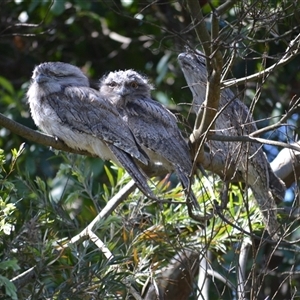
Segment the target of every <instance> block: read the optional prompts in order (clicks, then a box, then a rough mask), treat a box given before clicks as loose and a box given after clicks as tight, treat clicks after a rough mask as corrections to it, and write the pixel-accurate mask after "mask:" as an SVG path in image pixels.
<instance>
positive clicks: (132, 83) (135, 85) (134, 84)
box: [130, 81, 139, 89]
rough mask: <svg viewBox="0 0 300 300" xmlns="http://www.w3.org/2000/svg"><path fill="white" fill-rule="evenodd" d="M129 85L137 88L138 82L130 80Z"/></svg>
mask: <svg viewBox="0 0 300 300" xmlns="http://www.w3.org/2000/svg"><path fill="white" fill-rule="evenodd" d="M130 86H131V87H132V88H134V89H137V88H138V87H139V85H138V83H137V82H136V81H132V82H131V83H130Z"/></svg>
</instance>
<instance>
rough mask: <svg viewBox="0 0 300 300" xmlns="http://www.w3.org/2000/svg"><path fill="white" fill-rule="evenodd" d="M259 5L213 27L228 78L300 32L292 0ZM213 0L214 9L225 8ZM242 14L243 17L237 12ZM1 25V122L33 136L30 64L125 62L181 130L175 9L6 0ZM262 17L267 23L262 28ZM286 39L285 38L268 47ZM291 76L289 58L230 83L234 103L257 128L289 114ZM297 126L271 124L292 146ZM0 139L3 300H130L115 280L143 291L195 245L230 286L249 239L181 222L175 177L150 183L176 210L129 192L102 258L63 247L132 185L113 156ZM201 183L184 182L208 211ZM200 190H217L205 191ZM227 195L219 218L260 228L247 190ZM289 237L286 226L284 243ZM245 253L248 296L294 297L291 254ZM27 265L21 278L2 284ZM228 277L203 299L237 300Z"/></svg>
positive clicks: (181, 29) (185, 115)
mask: <svg viewBox="0 0 300 300" xmlns="http://www.w3.org/2000/svg"><path fill="white" fill-rule="evenodd" d="M267 2H268V3H266V2H265V1H240V2H238V3H237V8H238V9H239V10H237V11H239V14H237V12H236V11H234V10H232V11H229V12H228V13H227V14H226V15H224V16H223V17H222V18H220V27H221V28H225V29H224V33H225V34H224V37H223V39H224V41H225V42H224V49H223V53H224V57H225V60H226V58H228V57H230V51H229V49H230V48H228V45H231V46H232V45H236V46H237V51H238V54H239V55H238V59H237V60H236V62H235V64H234V67H233V69H232V73H231V74H230V76H229V77H242V76H245V75H250V74H252V73H254V72H256V71H258V70H260V69H261V68H263V67H267V66H269V65H271V64H273V63H274V58H276V57H277V56H279V55H281V53H283V52H284V50H285V49H286V47H287V44H288V42H289V40H290V39H292V38H293V37H295V36H296V34H298V33H299V28H298V26H299V20H300V10H299V5H298V4H297V2H295V3H293V4H291V3H289V2H288V1H275V0H273V1H267ZM212 3H213V4H214V5H215V6H218V5H219V4H221V3H222V1H212ZM200 4H201V5H202V9H203V13H204V14H205V15H206V17H207V18H206V23H207V26H208V27H209V25H210V18H209V13H210V12H211V8H210V7H209V5H207V3H206V1H200ZM247 8H248V9H249V11H250V12H251V14H246V11H247ZM250 8H251V10H250ZM278 11H279V12H280V14H279V18H278V14H276V12H278ZM243 13H245V14H244V15H243ZM275 15H276V20H274V16H275ZM0 18H1V22H0V109H1V112H2V113H3V114H5V115H6V116H8V117H10V118H11V119H13V120H15V121H17V122H19V123H21V124H23V125H26V126H28V127H30V128H35V125H34V123H33V121H32V119H31V117H30V114H29V110H28V105H27V103H26V90H27V87H28V85H29V83H30V77H31V74H32V70H33V68H34V67H35V66H36V65H38V64H40V63H42V62H45V61H63V62H68V63H71V64H74V65H77V66H79V67H80V68H82V69H83V70H84V72H85V73H86V74H87V75H88V76H89V77H90V78H91V80H92V81H93V82H97V81H98V80H99V78H101V77H102V76H103V75H104V74H106V73H107V72H109V71H111V70H119V69H128V68H133V69H135V70H137V71H141V72H143V73H145V74H146V75H147V76H149V78H150V79H151V81H152V82H153V83H154V85H155V86H156V90H155V91H154V92H153V97H154V98H155V99H157V100H158V101H160V102H162V103H163V104H165V105H167V106H168V107H169V108H170V109H171V110H173V111H174V112H176V113H177V114H178V117H179V119H180V121H181V128H182V129H183V131H184V132H187V133H189V132H190V131H191V126H192V124H193V118H194V117H193V116H192V115H190V114H189V103H191V94H190V91H189V90H188V88H186V82H185V80H184V77H183V74H182V72H181V70H180V68H179V65H178V63H177V55H178V54H179V53H180V52H182V51H184V49H185V47H186V46H189V47H192V48H194V47H199V46H200V45H199V42H198V41H197V39H196V37H195V33H194V31H193V27H192V26H191V20H190V16H189V14H188V12H187V9H186V3H185V1H135V0H132V1H130V0H123V1H117V0H114V1H84V0H77V1H76V0H69V1H67V0H56V1H50V0H39V1H38V0H23V1H21V0H15V1H6V0H2V1H1V2H0ZM266 18H269V22H268V24H269V28H267V27H266V26H265V25H260V22H261V19H266ZM275 21H276V22H275ZM254 23H255V26H254V25H253V24H254ZM228 24H232V26H228ZM275 25H276V26H275ZM253 28H254V30H253ZM283 32H287V33H288V34H287V35H286V36H283V37H282V38H281V39H280V40H276V39H273V37H274V36H275V35H276V34H282V33H283ZM253 36H255V38H256V42H255V43H254V42H253V40H252V39H251V37H253ZM257 40H261V42H257ZM226 46H227V48H226ZM299 82H300V75H299V58H298V57H296V58H295V59H294V60H293V61H292V62H291V63H289V64H287V65H285V66H284V67H282V68H280V69H278V70H276V72H274V73H272V74H271V76H270V77H269V78H268V80H267V81H266V82H265V83H264V85H261V84H260V83H249V84H247V85H245V86H242V87H239V88H240V89H241V91H242V97H241V99H242V100H243V101H245V102H246V103H247V104H248V105H249V104H250V103H251V101H252V99H253V97H254V95H259V101H258V102H257V105H256V107H255V111H254V115H255V118H256V119H257V120H262V121H261V122H259V123H258V125H259V126H260V127H264V126H266V125H268V124H270V123H272V122H275V121H276V118H274V119H266V118H269V117H270V116H278V115H280V114H282V113H283V112H284V111H286V110H287V109H288V107H289V106H290V103H291V101H293V97H294V95H297V94H299V86H300V84H299ZM179 103H181V104H184V105H177V104H179ZM298 121H299V115H298V113H296V114H294V115H293V116H292V118H291V119H290V120H289V123H290V124H292V125H293V130H290V131H288V132H286V131H285V130H284V129H283V128H281V129H279V130H278V131H276V132H275V133H273V135H272V139H279V140H283V141H289V142H291V141H294V140H297V136H298ZM0 137H1V138H0V148H2V149H3V151H2V152H1V156H0V160H1V163H0V166H1V174H0V175H1V177H0V180H1V191H0V207H1V212H0V255H1V256H0V257H1V262H0V274H1V275H0V285H2V290H1V291H0V297H1V299H2V298H3V299H5V298H7V299H9V298H12V299H70V298H71V297H72V298H73V299H132V296H131V293H129V292H128V288H127V287H126V284H125V283H124V278H127V279H128V280H129V281H130V282H131V283H132V286H133V287H134V288H135V289H136V290H137V291H139V293H140V294H142V293H143V290H145V291H144V292H145V293H146V290H147V286H148V285H149V282H151V280H152V279H153V278H156V276H158V275H157V274H158V273H159V272H158V271H159V270H162V268H163V267H166V266H168V265H169V264H170V260H171V259H172V258H174V257H176V255H177V254H178V253H181V252H182V251H186V250H187V249H188V250H191V251H194V252H196V251H200V250H201V251H205V253H207V255H208V256H209V261H210V265H211V268H212V269H213V270H215V271H216V272H218V274H221V275H222V276H223V277H224V278H226V281H229V282H232V284H233V285H234V286H237V281H236V280H237V279H236V272H237V265H238V259H239V254H238V252H239V251H240V246H241V244H242V243H243V242H244V241H245V236H243V234H241V232H239V231H238V230H237V229H236V228H235V227H233V226H231V225H229V224H226V223H225V222H224V221H223V220H221V219H220V218H215V219H214V220H213V221H211V222H210V223H209V224H207V226H206V227H205V228H203V227H201V226H200V225H199V224H197V223H195V222H193V221H192V220H190V219H189V217H188V214H187V211H186V208H185V205H182V204H181V202H182V201H183V199H184V197H183V195H182V192H181V188H180V186H178V185H177V181H176V178H174V176H172V177H170V178H169V177H166V178H163V177H162V178H156V179H153V181H154V183H155V185H156V186H155V187H154V186H153V188H155V190H156V192H158V193H161V194H163V195H165V196H166V197H167V196H168V197H172V198H173V199H174V201H175V204H171V205H169V204H157V203H153V202H151V201H149V200H148V199H145V197H144V196H143V195H142V194H141V193H139V192H138V191H135V192H134V193H132V194H131V195H130V196H129V197H128V199H127V200H126V201H124V202H123V203H122V204H121V205H120V206H119V207H118V208H117V209H116V210H115V211H114V213H113V214H111V215H110V216H108V217H107V218H105V219H103V220H102V221H101V222H100V224H99V226H98V227H97V236H98V237H99V238H100V239H101V240H102V241H103V242H104V243H105V245H106V246H107V247H108V248H109V249H110V251H112V253H113V255H114V256H113V258H112V259H111V260H108V259H107V257H105V256H104V254H103V253H102V252H101V251H100V250H99V248H98V247H97V246H96V245H95V244H94V243H92V242H91V241H89V240H86V241H83V242H80V243H75V244H72V245H70V246H69V247H66V248H64V249H62V248H61V246H62V245H64V244H65V243H66V242H67V241H68V240H69V239H70V238H72V237H73V236H74V235H76V234H77V233H79V232H80V231H81V230H82V229H83V228H85V226H87V225H88V224H89V223H90V222H91V221H92V220H93V218H94V217H96V215H97V214H98V213H99V212H100V211H101V209H102V208H103V207H104V206H105V205H106V204H107V203H108V201H109V199H110V198H111V197H112V196H113V195H115V194H116V192H117V191H119V190H120V189H121V187H122V186H124V184H126V183H127V182H128V181H129V180H130V178H129V177H128V175H127V174H125V173H124V171H123V170H121V169H118V168H117V167H115V166H114V165H112V164H111V163H109V162H103V161H101V160H99V159H94V158H90V157H82V156H76V155H71V154H66V153H57V152H55V151H54V152H53V151H51V150H50V149H47V148H46V147H44V146H42V145H37V144H33V143H31V142H29V141H26V140H24V139H22V137H19V136H16V135H13V134H11V133H10V132H9V131H8V130H6V129H5V128H1V130H0ZM23 143H25V144H23ZM265 150H266V152H267V154H268V156H269V159H270V160H271V159H273V158H274V157H275V156H276V154H277V153H278V151H279V149H277V148H276V147H265ZM205 180H206V179H203V178H202V179H201V178H197V179H196V181H195V184H194V187H193V188H194V190H195V192H196V193H197V195H198V196H199V201H200V203H201V204H202V205H203V208H204V209H207V210H209V209H211V208H212V207H213V202H212V199H217V200H219V199H220V192H221V189H222V184H221V182H220V181H219V179H218V178H217V177H216V176H213V175H212V174H210V177H209V180H210V181H209V182H208V181H207V182H206V181H205ZM210 186H212V187H213V191H211V190H209V191H208V189H209V187H210ZM294 191H297V190H296V185H295V186H294V188H293V189H290V190H289V193H288V194H287V200H289V201H291V204H290V205H292V200H294V196H295V195H296V196H297V193H296V194H295V193H294ZM229 199H230V201H229V204H228V207H227V209H226V211H225V212H224V215H225V216H226V217H227V219H229V220H230V221H231V222H233V223H234V224H235V225H237V226H240V227H242V228H244V229H245V230H246V229H249V226H250V227H252V230H253V231H255V232H256V233H258V234H263V226H262V224H261V219H260V216H259V214H258V212H257V209H256V208H255V206H254V205H253V201H252V198H251V195H250V196H249V198H243V194H242V193H241V192H240V188H239V187H238V186H232V187H231V190H230V197H229ZM176 201H177V202H178V203H176ZM245 202H246V203H247V205H245ZM248 213H249V214H248ZM294 228H295V229H297V228H298V227H297V222H295V224H294ZM298 236H299V231H298V230H295V232H294V233H293V240H295V239H296V238H297V237H298ZM249 245H251V247H250V250H251V251H250V253H251V254H249V260H248V261H247V266H246V268H247V274H249V277H248V278H247V281H246V286H247V290H248V291H249V294H247V295H249V297H248V298H251V299H266V297H267V296H270V297H273V299H294V298H295V299H296V298H297V297H299V292H298V290H299V288H300V287H299V278H298V276H299V275H298V274H297V272H296V273H293V276H290V274H289V272H290V271H291V270H298V268H299V265H300V264H299V255H298V253H299V252H297V251H295V249H294V248H293V247H290V248H287V249H285V250H282V249H280V250H276V251H273V249H272V248H271V247H270V246H268V245H264V244H262V245H260V244H258V242H255V241H252V242H249ZM199 249H200V250H199ZM201 251H200V252H201ZM33 267H34V271H33V272H31V273H30V276H29V277H25V280H18V279H16V280H12V281H10V280H11V279H13V278H15V277H16V276H17V275H18V274H23V272H25V271H26V270H29V269H30V268H33ZM23 278H24V277H23ZM226 281H225V282H224V281H222V280H213V281H212V282H211V284H210V291H209V296H210V299H237V298H236V291H235V290H233V289H232V288H231V287H230V285H229V284H227V283H226ZM195 283H196V279H195ZM16 287H18V289H16ZM196 294H197V288H194V289H192V292H191V294H190V299H196ZM149 299H150V298H149ZM178 299H179V298H178ZM199 299H201V298H199ZM269 299H271V298H269Z"/></svg>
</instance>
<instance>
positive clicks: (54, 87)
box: [32, 62, 89, 94]
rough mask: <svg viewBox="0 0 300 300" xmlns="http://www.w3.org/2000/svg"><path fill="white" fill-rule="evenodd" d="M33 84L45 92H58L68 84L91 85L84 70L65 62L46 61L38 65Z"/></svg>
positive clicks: (34, 72) (33, 76)
mask: <svg viewBox="0 0 300 300" xmlns="http://www.w3.org/2000/svg"><path fill="white" fill-rule="evenodd" d="M32 84H33V85H35V86H36V87H37V88H38V89H39V90H40V91H41V92H42V91H43V92H44V93H45V94H50V93H56V92H59V91H61V90H62V89H63V88H65V87H67V86H89V81H88V78H87V77H86V76H85V75H84V74H83V72H82V71H81V70H80V69H79V68H77V67H75V66H73V65H70V64H67V63H63V62H46V63H42V64H40V65H38V66H37V67H36V68H35V69H34V71H33V75H32Z"/></svg>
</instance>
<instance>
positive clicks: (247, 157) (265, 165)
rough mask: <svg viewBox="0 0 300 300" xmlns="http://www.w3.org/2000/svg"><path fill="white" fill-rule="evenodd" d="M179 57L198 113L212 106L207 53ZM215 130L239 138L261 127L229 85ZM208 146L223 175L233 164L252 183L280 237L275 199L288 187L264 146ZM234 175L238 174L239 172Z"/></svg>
mask: <svg viewBox="0 0 300 300" xmlns="http://www.w3.org/2000/svg"><path fill="white" fill-rule="evenodd" d="M178 60H179V63H180V66H181V69H182V71H183V74H184V76H185V79H186V81H187V84H188V86H189V88H190V90H191V92H192V94H193V110H194V112H196V113H197V112H198V111H199V108H201V107H206V108H208V109H209V103H206V102H205V97H206V87H207V81H208V75H207V70H206V62H205V58H204V55H203V54H202V53H201V52H198V51H197V52H196V51H192V50H191V51H188V52H185V53H181V54H179V56H178ZM215 130H216V131H217V133H218V134H219V135H225V136H237V137H238V136H243V135H249V134H250V133H252V132H254V131H256V130H257V127H256V125H255V122H254V120H253V118H252V116H251V113H250V111H249V109H248V108H247V106H246V105H245V104H244V103H242V102H241V101H240V100H239V99H238V98H237V97H236V96H235V95H234V94H233V92H232V91H231V90H230V89H229V88H226V89H223V90H221V95H220V102H219V110H218V112H217V118H216V120H215ZM207 145H208V147H209V149H210V156H211V157H214V155H218V156H220V157H221V158H222V161H223V162H224V171H223V172H224V173H223V174H220V175H221V176H222V177H228V176H226V175H227V174H226V170H227V168H226V166H229V167H231V166H233V167H234V169H235V173H238V174H239V175H241V177H242V179H243V181H244V182H246V183H247V184H249V186H250V188H251V190H252V192H253V195H254V197H255V199H256V201H257V204H258V206H259V209H260V211H261V213H262V216H263V220H264V223H265V225H266V228H267V230H268V232H269V233H270V235H271V237H273V238H274V239H278V238H279V236H278V233H279V228H280V225H279V223H278V221H277V218H276V214H277V206H276V203H275V201H282V200H283V198H284V194H285V186H284V184H283V182H282V181H281V180H280V179H279V178H278V177H277V176H276V175H275V174H274V173H273V171H272V169H271V167H270V164H269V162H268V161H267V159H266V156H265V154H264V152H263V150H262V147H261V145H259V144H257V143H255V142H251V143H249V142H247V143H245V142H224V141H221V140H219V141H217V140H210V141H208V142H207ZM230 176H232V177H234V176H235V174H231V175H230Z"/></svg>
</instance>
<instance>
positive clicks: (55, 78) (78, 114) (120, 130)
mask: <svg viewBox="0 0 300 300" xmlns="http://www.w3.org/2000/svg"><path fill="white" fill-rule="evenodd" d="M27 98H28V102H29V106H30V110H31V116H32V118H33V120H34V122H35V124H36V126H37V127H39V128H40V129H41V130H42V131H44V132H45V133H47V134H49V135H52V136H54V137H57V138H58V139H60V140H62V141H63V142H65V143H66V144H67V145H68V146H69V147H70V148H73V149H80V150H85V151H87V152H89V153H90V154H92V155H94V156H98V157H100V158H102V159H104V160H112V161H114V162H115V163H117V164H119V165H121V166H123V167H124V168H125V169H126V171H127V172H128V173H129V175H130V176H131V177H132V178H133V179H134V181H135V182H136V184H137V186H138V188H139V189H140V190H141V191H142V192H143V193H144V194H145V195H147V196H149V197H151V198H154V199H155V196H154V194H153V192H152V191H151V189H150V187H149V186H148V184H147V179H148V178H147V176H146V175H145V174H144V172H143V171H142V170H141V169H140V168H139V167H138V166H137V164H136V163H135V161H134V159H137V160H138V161H140V162H141V163H143V164H148V161H149V158H148V157H147V155H146V154H145V153H144V151H143V150H142V149H141V148H140V147H139V145H138V144H137V142H136V139H135V137H134V136H133V134H132V132H131V131H130V129H129V128H128V126H127V124H126V122H125V121H124V120H123V119H122V117H121V116H120V114H119V113H118V111H117V110H116V108H115V107H114V106H113V105H112V104H111V103H110V102H109V101H107V100H104V99H103V97H101V95H100V93H99V91H97V90H94V89H92V88H90V87H89V81H88V78H87V77H86V76H85V75H84V74H83V72H82V71H81V70H80V69H79V68H77V67H75V66H73V65H70V64H67V63H62V62H47V63H43V64H40V65H39V66H37V67H36V68H35V69H34V71H33V76H32V82H31V84H30V87H29V89H28V92H27Z"/></svg>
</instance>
